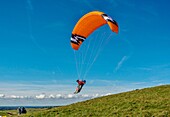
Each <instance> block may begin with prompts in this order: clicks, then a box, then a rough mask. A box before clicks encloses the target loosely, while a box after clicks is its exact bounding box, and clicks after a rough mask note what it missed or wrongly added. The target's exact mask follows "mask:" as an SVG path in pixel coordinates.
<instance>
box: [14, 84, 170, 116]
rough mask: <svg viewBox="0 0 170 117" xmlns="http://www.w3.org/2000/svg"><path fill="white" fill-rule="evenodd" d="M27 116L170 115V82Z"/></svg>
mask: <svg viewBox="0 0 170 117" xmlns="http://www.w3.org/2000/svg"><path fill="white" fill-rule="evenodd" d="M13 116H14V115H13ZM22 116H23V117H97V116H98V117H170V85H164V86H157V87H152V88H145V89H141V90H134V91H130V92H125V93H120V94H114V95H109V96H104V97H100V98H95V99H92V100H88V101H84V102H79V103H75V104H71V105H68V106H62V107H57V108H52V109H42V110H36V111H35V110H28V114H26V115H22Z"/></svg>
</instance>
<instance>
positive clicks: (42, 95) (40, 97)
mask: <svg viewBox="0 0 170 117" xmlns="http://www.w3.org/2000/svg"><path fill="white" fill-rule="evenodd" d="M35 98H36V99H44V98H46V95H45V94H40V95H36V96H35Z"/></svg>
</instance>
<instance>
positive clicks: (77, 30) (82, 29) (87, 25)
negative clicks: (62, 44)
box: [71, 11, 118, 50]
mask: <svg viewBox="0 0 170 117" xmlns="http://www.w3.org/2000/svg"><path fill="white" fill-rule="evenodd" d="M105 24H108V25H109V27H110V29H111V30H112V31H113V32H115V33H118V24H117V22H116V21H115V20H113V19H112V18H111V17H109V16H108V15H107V14H105V13H103V12H100V11H93V12H90V13H87V14H86V15H84V16H83V17H82V18H80V20H79V21H78V22H77V24H76V25H75V27H74V29H73V31H72V36H71V46H72V48H73V49H74V50H78V49H79V47H80V46H81V44H82V43H83V41H84V40H85V39H86V38H87V37H88V36H89V35H90V34H91V33H92V32H93V31H95V30H96V29H97V28H99V27H101V26H103V25H105Z"/></svg>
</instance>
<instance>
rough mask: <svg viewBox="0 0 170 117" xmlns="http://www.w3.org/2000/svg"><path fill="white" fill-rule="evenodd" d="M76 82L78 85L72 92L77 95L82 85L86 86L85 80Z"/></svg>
mask: <svg viewBox="0 0 170 117" xmlns="http://www.w3.org/2000/svg"><path fill="white" fill-rule="evenodd" d="M76 82H77V83H78V86H77V88H76V91H75V92H74V94H77V93H79V92H80V91H81V89H82V88H83V86H84V84H86V80H76Z"/></svg>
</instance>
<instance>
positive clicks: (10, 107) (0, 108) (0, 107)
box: [0, 106, 58, 110]
mask: <svg viewBox="0 0 170 117" xmlns="http://www.w3.org/2000/svg"><path fill="white" fill-rule="evenodd" d="M18 107H20V106H0V110H17V109H18ZM21 107H23V106H21ZM24 107H25V108H26V109H27V108H53V107H58V106H24Z"/></svg>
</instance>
